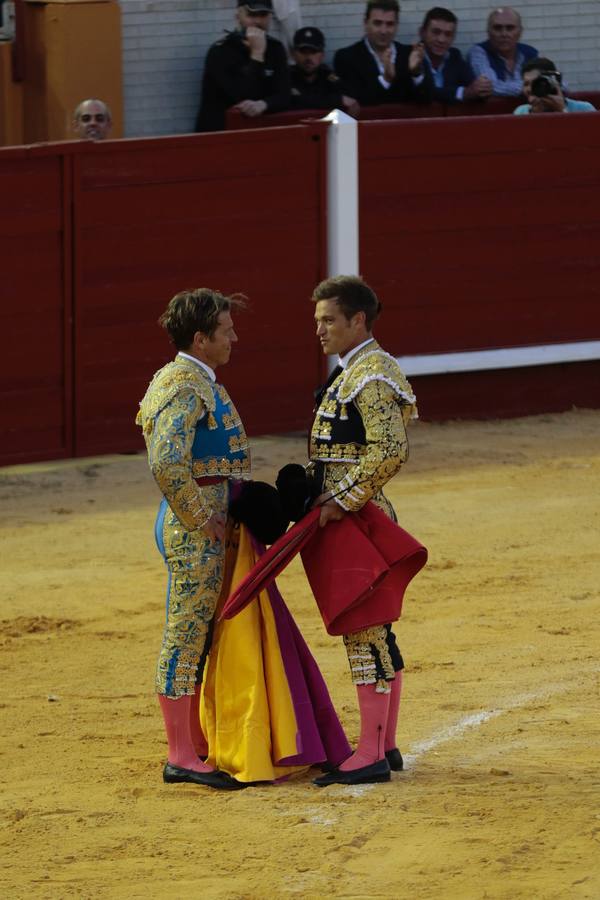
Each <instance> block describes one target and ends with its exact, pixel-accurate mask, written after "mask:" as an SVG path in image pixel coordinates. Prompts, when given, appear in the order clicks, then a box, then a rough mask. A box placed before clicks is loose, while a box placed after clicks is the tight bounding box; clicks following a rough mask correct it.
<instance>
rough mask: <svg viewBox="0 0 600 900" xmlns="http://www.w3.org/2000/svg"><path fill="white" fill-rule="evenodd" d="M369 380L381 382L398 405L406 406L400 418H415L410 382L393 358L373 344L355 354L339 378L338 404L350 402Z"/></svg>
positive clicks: (413, 396)
mask: <svg viewBox="0 0 600 900" xmlns="http://www.w3.org/2000/svg"><path fill="white" fill-rule="evenodd" d="M371 381H384V382H385V383H386V384H387V385H389V386H390V387H391V388H392V390H393V391H394V393H395V394H396V396H397V397H398V398H399V400H400V401H401V405H402V406H406V407H408V409H407V410H406V412H407V413H408V415H405V414H404V410H403V418H404V419H405V421H406V420H407V419H409V418H410V419H416V418H417V417H418V413H417V398H416V397H415V395H414V394H413V390H412V388H411V386H410V382H409V381H408V379H407V378H406V376H405V375H404V373H403V372H402V370H401V368H400V366H399V365H398V363H397V362H396V360H395V359H394V357H393V356H391V355H390V354H389V353H386V352H385V350H382V349H381V347H380V346H379V344H377V342H376V341H373V343H372V344H369V345H368V346H367V347H365V350H364V351H359V353H357V355H356V359H355V360H351V361H350V365H349V366H348V368H347V369H346V370H345V371H344V373H343V374H342V376H341V382H340V385H339V387H338V390H337V397H338V400H339V402H340V403H341V404H343V405H345V404H347V403H351V402H352V401H353V400H354V398H355V397H357V396H358V394H360V392H361V391H362V390H363V388H364V387H365V385H367V384H369V382H371ZM340 418H343V414H342V415H341V416H340Z"/></svg>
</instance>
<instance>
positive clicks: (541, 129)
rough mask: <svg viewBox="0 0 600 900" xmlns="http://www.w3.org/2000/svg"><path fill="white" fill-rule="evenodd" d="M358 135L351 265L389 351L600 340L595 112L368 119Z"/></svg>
mask: <svg viewBox="0 0 600 900" xmlns="http://www.w3.org/2000/svg"><path fill="white" fill-rule="evenodd" d="M359 140H360V154H359V159H360V209H361V223H360V227H361V270H362V273H363V274H364V276H365V278H366V279H367V281H369V282H370V283H372V284H373V286H374V287H375V288H376V290H377V291H378V292H379V294H380V296H381V299H382V301H383V303H384V307H385V332H386V344H387V346H388V349H389V350H390V351H391V352H394V353H398V354H401V355H410V354H418V353H428V352H438V351H446V352H447V351H452V350H469V349H480V348H492V347H505V346H513V345H527V344H540V343H552V342H564V341H575V340H590V339H595V338H598V337H600V312H599V310H600V258H599V254H598V250H599V249H600V169H599V167H598V158H599V152H600V116H596V115H589V114H588V115H580V116H561V117H559V116H532V117H527V118H525V117H522V118H521V117H518V118H517V117H512V118H511V117H504V118H496V117H489V118H479V119H475V118H474V119H439V120H428V121H419V122H410V123H407V122H367V123H361V124H360V125H359ZM467 377H469V376H467Z"/></svg>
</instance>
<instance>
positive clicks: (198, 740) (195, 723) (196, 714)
mask: <svg viewBox="0 0 600 900" xmlns="http://www.w3.org/2000/svg"><path fill="white" fill-rule="evenodd" d="M201 692H202V685H201V684H197V685H196V690H195V691H194V696H193V697H192V698H191V700H192V702H191V704H190V733H191V736H192V743H193V745H194V747H195V748H196V753H197V754H198V756H208V741H207V740H206V738H205V737H204V732H203V731H202V725H201V724H200V694H201Z"/></svg>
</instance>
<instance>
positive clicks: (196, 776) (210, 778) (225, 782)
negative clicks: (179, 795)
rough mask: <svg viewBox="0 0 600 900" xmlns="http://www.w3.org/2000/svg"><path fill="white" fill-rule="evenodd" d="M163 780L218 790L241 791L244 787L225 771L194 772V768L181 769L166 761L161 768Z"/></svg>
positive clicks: (169, 782)
mask: <svg viewBox="0 0 600 900" xmlns="http://www.w3.org/2000/svg"><path fill="white" fill-rule="evenodd" d="M163 781H165V782H166V783H167V784H178V783H180V782H187V783H189V784H203V785H204V786H205V787H211V788H215V789H216V790H218V791H241V790H243V788H245V787H246V785H245V784H242V782H241V781H236V780H235V778H232V777H231V775H228V774H227V772H221V771H220V769H215V770H214V771H212V772H196V771H195V769H181V768H180V767H179V766H173V765H171V763H167V764H166V766H165V768H164V770H163Z"/></svg>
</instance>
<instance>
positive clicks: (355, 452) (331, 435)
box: [310, 340, 417, 516]
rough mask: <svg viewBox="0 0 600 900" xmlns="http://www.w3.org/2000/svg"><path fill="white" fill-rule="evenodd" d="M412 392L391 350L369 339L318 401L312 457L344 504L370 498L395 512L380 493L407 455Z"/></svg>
mask: <svg viewBox="0 0 600 900" xmlns="http://www.w3.org/2000/svg"><path fill="white" fill-rule="evenodd" d="M416 417H417V407H416V398H415V396H414V394H413V392H412V388H411V386H410V384H409V382H408V381H407V379H406V377H405V376H404V375H403V373H402V371H401V369H400V367H399V365H398V363H397V362H396V360H395V359H394V357H393V356H390V354H389V353H386V352H385V351H384V350H382V349H381V347H380V346H379V344H378V343H377V342H376V341H375V340H373V341H371V342H370V343H368V344H366V345H365V346H364V347H362V348H361V349H360V350H359V351H358V352H357V353H356V355H355V356H352V357H351V358H350V361H349V363H348V365H347V366H346V368H345V369H343V370H342V372H341V373H340V374H339V375H338V376H337V378H335V380H334V381H333V382H332V383H331V384H330V385H329V386H328V387H327V389H326V390H325V391H324V393H323V395H322V396H321V398H320V400H319V401H318V407H317V410H316V412H315V419H314V422H313V426H312V430H311V435H310V459H311V461H312V462H320V463H324V464H325V482H324V485H323V487H324V488H325V489H326V490H331V491H332V492H333V493H334V494H335V495H336V500H337V502H338V503H339V504H340V506H342V507H343V508H344V509H346V510H348V511H351V512H353V511H355V510H357V509H360V508H361V507H362V506H364V505H365V503H366V502H367V501H368V500H371V499H373V500H374V501H375V502H376V503H378V505H380V506H382V507H383V508H384V509H386V510H387V511H388V514H391V515H392V516H393V510H391V507H390V505H389V502H388V501H387V499H386V498H385V497H384V496H383V494H382V493H381V490H382V488H383V486H384V485H385V484H386V482H388V481H389V480H390V478H392V477H393V476H394V475H395V474H396V472H397V471H398V470H399V469H400V467H401V465H402V463H403V462H405V461H406V459H407V458H408V440H407V437H406V425H407V424H408V421H409V420H410V419H412V418H416Z"/></svg>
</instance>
